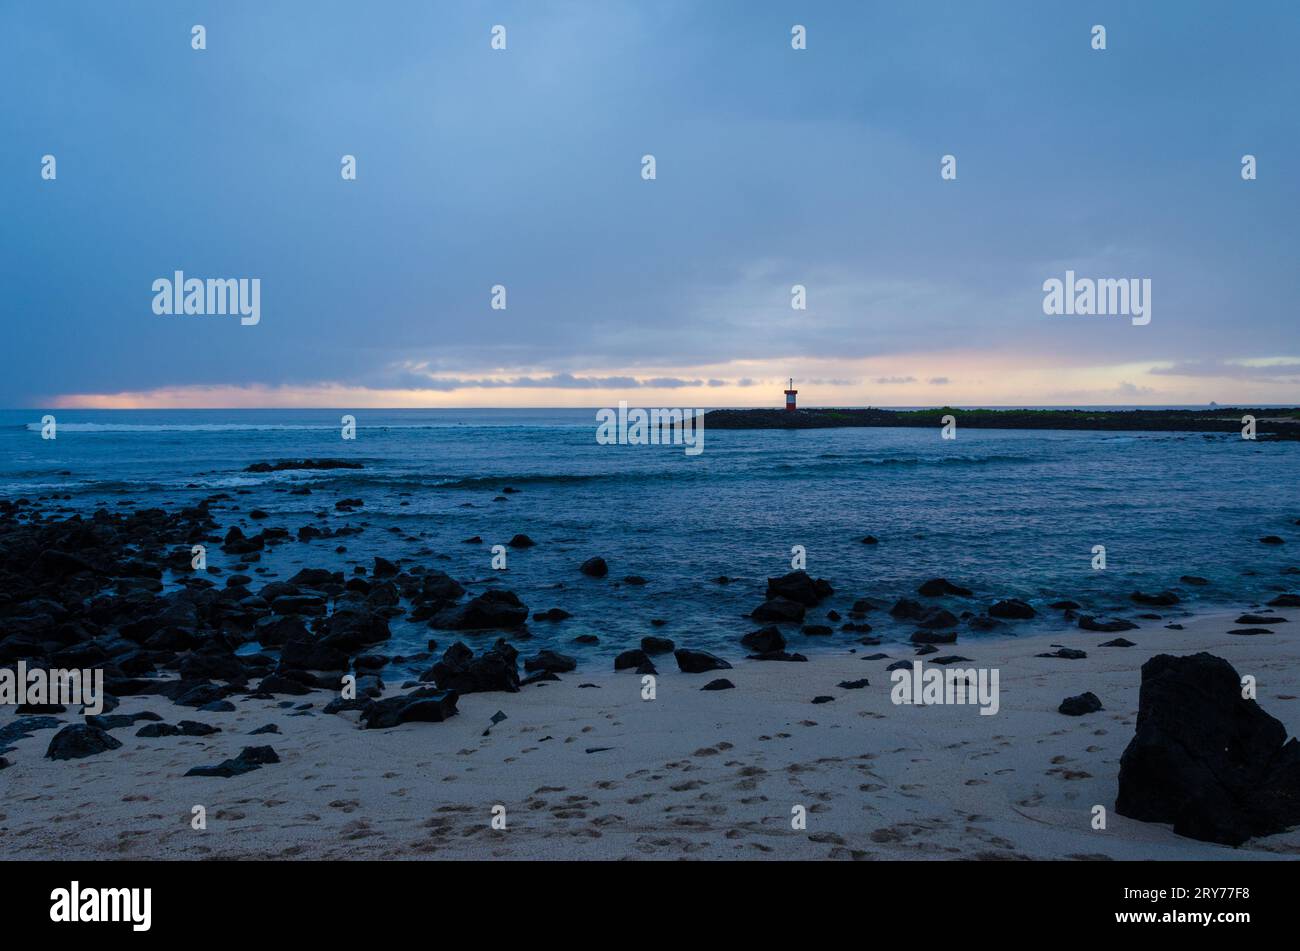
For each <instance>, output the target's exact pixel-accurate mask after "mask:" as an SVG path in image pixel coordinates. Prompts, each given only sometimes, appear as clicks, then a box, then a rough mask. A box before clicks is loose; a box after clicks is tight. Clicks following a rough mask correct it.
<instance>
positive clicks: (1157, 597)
mask: <svg viewBox="0 0 1300 951" xmlns="http://www.w3.org/2000/svg"><path fill="white" fill-rule="evenodd" d="M1129 598H1130V599H1131V600H1132V601H1134V602H1135V603H1137V604H1149V605H1151V606H1152V607H1158V608H1167V607H1170V606H1172V605H1175V604H1177V603H1178V595H1176V594H1174V593H1173V592H1172V591H1161V592H1159V593H1158V594H1147V593H1145V592H1142V591H1134V592H1133V593H1132V594H1130V595H1129Z"/></svg>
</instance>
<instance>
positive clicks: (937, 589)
mask: <svg viewBox="0 0 1300 951" xmlns="http://www.w3.org/2000/svg"><path fill="white" fill-rule="evenodd" d="M916 593H917V594H919V595H923V596H924V597H927V598H941V597H943V596H944V595H956V596H957V597H960V598H969V597H970V596H971V594H972V592H971V589H970V588H963V587H962V586H961V585H959V584H953V583H952V582H951V581H949V580H948V579H947V578H931V579H930V580H929V581H927V582H925V583H924V584H923V585H921V587H919V588H917V589H916Z"/></svg>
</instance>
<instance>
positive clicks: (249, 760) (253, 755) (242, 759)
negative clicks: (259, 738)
mask: <svg viewBox="0 0 1300 951" xmlns="http://www.w3.org/2000/svg"><path fill="white" fill-rule="evenodd" d="M278 762H280V757H279V756H277V755H276V752H275V750H274V749H272V748H271V747H269V746H245V747H244V748H243V749H242V750H240V752H239V755H238V756H236V757H235V758H234V759H228V760H223V761H222V762H221V763H218V764H217V765H216V766H195V767H194V768H193V769H191V770H188V771H187V772H186V773H185V775H186V776H216V777H221V778H224V779H229V778H230V777H231V776H239V775H241V774H243V773H251V772H252V771H253V770H255V769H261V768H262V767H263V766H265V765H267V764H268V763H278Z"/></svg>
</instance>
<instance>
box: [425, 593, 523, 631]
mask: <svg viewBox="0 0 1300 951" xmlns="http://www.w3.org/2000/svg"><path fill="white" fill-rule="evenodd" d="M527 620H528V607H527V605H525V604H524V603H523V602H522V601H520V600H519V598H518V596H517V595H516V594H515V593H514V592H513V591H499V590H495V589H494V590H492V591H485V592H483V593H482V594H480V595H479V596H478V597H477V598H474V599H473V600H472V601H469V602H467V603H465V604H463V605H458V606H456V607H451V608H447V609H446V610H444V611H439V612H438V613H437V614H436V615H434V617H433V620H431V621H430V622H429V625H430V626H431V627H436V628H443V629H447V630H453V631H479V630H511V629H513V628H517V627H522V626H523V624H524V622H525V621H527Z"/></svg>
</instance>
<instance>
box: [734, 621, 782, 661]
mask: <svg viewBox="0 0 1300 951" xmlns="http://www.w3.org/2000/svg"><path fill="white" fill-rule="evenodd" d="M740 643H742V644H744V645H745V646H746V647H748V648H749V649H750V650H752V651H755V652H756V653H759V654H765V653H767V652H768V651H780V650H785V637H784V636H782V634H781V630H780V628H778V627H777V626H776V625H774V624H770V625H768V626H767V627H764V628H760V629H759V630H757V631H750V632H749V633H748V634H746V635H745V636H744V637H742V638H741V639H740Z"/></svg>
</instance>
